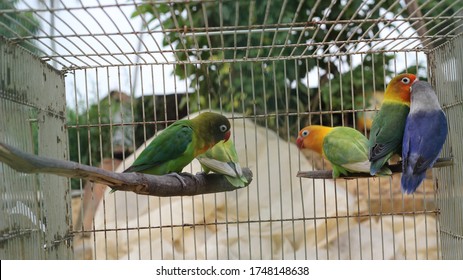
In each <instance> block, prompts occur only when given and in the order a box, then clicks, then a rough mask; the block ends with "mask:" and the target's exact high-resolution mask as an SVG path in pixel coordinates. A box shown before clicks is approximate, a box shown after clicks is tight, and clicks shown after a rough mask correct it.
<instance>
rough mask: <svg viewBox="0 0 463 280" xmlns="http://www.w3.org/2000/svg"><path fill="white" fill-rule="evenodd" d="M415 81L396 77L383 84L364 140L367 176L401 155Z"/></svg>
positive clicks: (414, 78) (412, 78) (407, 75)
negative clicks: (378, 105)
mask: <svg viewBox="0 0 463 280" xmlns="http://www.w3.org/2000/svg"><path fill="white" fill-rule="evenodd" d="M416 79H417V78H416V76H415V75H413V74H400V75H398V76H395V77H394V78H393V79H392V80H391V81H390V82H389V84H388V85H387V88H386V92H385V93H384V100H383V103H382V104H381V109H380V110H379V112H378V114H377V115H376V116H375V117H374V119H373V124H372V127H371V130H370V139H369V140H368V150H369V160H370V162H371V168H370V174H371V175H375V174H376V173H377V172H378V171H379V170H380V169H381V168H382V167H383V166H384V165H385V164H386V163H387V161H388V160H389V159H390V158H391V157H392V156H393V155H394V154H399V155H400V153H401V152H402V137H403V134H404V128H405V121H406V119H407V115H408V112H409V111H410V87H411V85H412V84H413V82H414V81H415V80H416Z"/></svg>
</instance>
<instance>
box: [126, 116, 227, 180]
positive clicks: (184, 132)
mask: <svg viewBox="0 0 463 280" xmlns="http://www.w3.org/2000/svg"><path fill="white" fill-rule="evenodd" d="M229 138H230V122H229V121H228V119H227V118H226V117H224V116H222V115H220V114H217V113H212V112H204V113H201V114H199V115H198V116H197V117H195V118H193V119H191V120H178V121H176V122H174V123H173V124H171V125H170V126H168V127H167V128H166V129H164V130H163V131H162V132H161V133H159V135H158V136H157V137H156V138H154V139H153V141H152V142H151V143H150V144H149V145H148V146H147V147H146V148H145V149H144V150H143V152H142V153H141V154H140V155H139V156H138V157H137V159H136V160H135V162H134V163H133V164H132V166H130V167H129V168H127V169H126V170H125V171H124V172H141V173H147V174H153V175H164V174H169V173H174V174H175V173H179V172H182V170H183V168H184V167H185V166H186V165H188V164H189V163H190V162H191V161H192V160H193V159H194V158H196V157H197V156H199V155H200V154H202V153H205V152H206V151H207V150H209V149H210V148H212V147H213V146H214V145H215V144H216V143H218V142H220V141H222V140H224V141H227V140H228V139H229Z"/></svg>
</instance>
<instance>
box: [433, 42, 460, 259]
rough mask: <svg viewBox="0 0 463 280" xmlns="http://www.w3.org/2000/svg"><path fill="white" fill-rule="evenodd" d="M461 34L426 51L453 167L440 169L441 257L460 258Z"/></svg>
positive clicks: (445, 150)
mask: <svg viewBox="0 0 463 280" xmlns="http://www.w3.org/2000/svg"><path fill="white" fill-rule="evenodd" d="M462 47H463V37H462V36H459V37H457V38H455V39H454V40H452V41H450V42H448V43H447V44H445V45H443V46H441V47H439V48H436V49H435V50H433V51H432V52H431V53H429V61H430V65H431V67H430V71H431V75H432V81H433V85H434V86H435V88H436V92H437V94H438V97H439V99H440V100H441V102H442V104H443V107H444V110H445V113H446V115H447V119H448V121H449V136H448V137H447V142H446V145H445V147H444V151H443V154H445V155H446V156H451V157H452V158H453V166H451V167H447V168H444V169H439V170H438V172H437V176H436V177H437V179H438V183H439V184H438V187H439V188H438V202H439V204H438V205H439V209H440V215H439V232H440V235H441V240H442V258H443V259H462V258H463V244H462V243H463V219H462V218H463V203H462V200H463V174H462V172H461V171H462V170H463V167H462V164H463V150H462V145H461V137H462V136H463V135H462V133H463V132H462V131H463V127H462V124H461V121H459V120H461V119H462V117H463V83H462V81H461V76H462V73H463V53H462Z"/></svg>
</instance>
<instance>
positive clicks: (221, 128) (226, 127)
mask: <svg viewBox="0 0 463 280" xmlns="http://www.w3.org/2000/svg"><path fill="white" fill-rule="evenodd" d="M219 130H220V132H227V130H228V126H226V125H224V124H222V125H220V126H219Z"/></svg>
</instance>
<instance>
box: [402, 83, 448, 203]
mask: <svg viewBox="0 0 463 280" xmlns="http://www.w3.org/2000/svg"><path fill="white" fill-rule="evenodd" d="M447 133H448V128H447V119H446V117H445V114H444V112H443V111H442V109H441V107H440V105H439V101H438V100H437V96H436V93H435V92H434V90H433V88H432V87H431V85H430V84H428V83H427V82H423V81H416V82H415V83H413V85H412V89H411V103H410V113H409V114H408V117H407V122H406V125H405V131H404V137H403V144H402V162H403V163H402V179H401V183H402V191H403V192H404V193H409V194H410V193H414V192H415V190H416V189H417V188H418V186H419V185H420V183H421V182H422V181H423V179H424V178H425V177H426V170H427V169H428V168H431V167H432V166H433V165H434V163H435V162H436V160H437V157H438V155H439V153H440V151H441V150H442V146H443V145H444V142H445V138H447Z"/></svg>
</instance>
